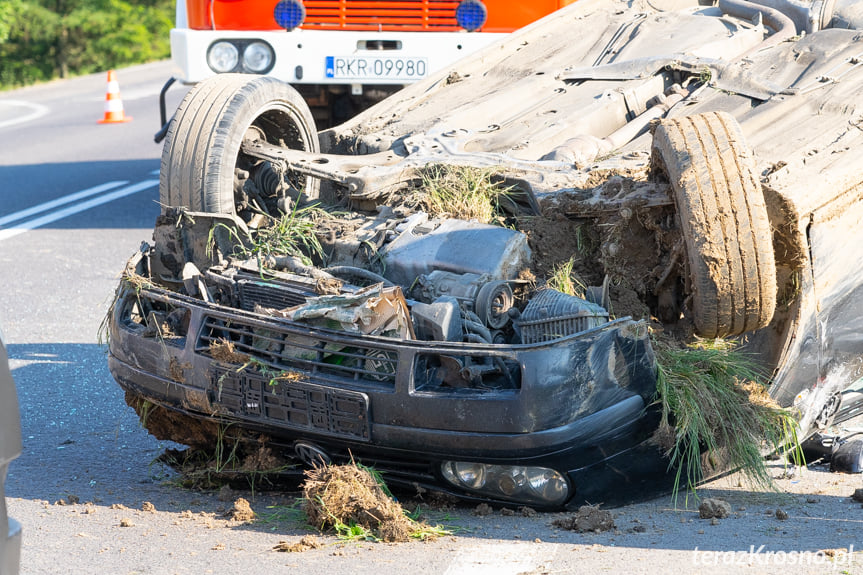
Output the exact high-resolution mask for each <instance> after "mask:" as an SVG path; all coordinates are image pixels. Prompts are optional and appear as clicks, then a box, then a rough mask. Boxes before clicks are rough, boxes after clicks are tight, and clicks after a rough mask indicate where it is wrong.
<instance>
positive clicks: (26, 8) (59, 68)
mask: <svg viewBox="0 0 863 575" xmlns="http://www.w3.org/2000/svg"><path fill="white" fill-rule="evenodd" d="M173 15H174V4H173V2H172V1H171V0H138V1H134V0H0V87H5V88H8V87H12V86H22V85H27V84H32V83H35V82H40V81H45V80H51V79H53V78H58V77H60V78H64V77H69V76H74V75H79V74H88V73H92V72H98V71H102V70H109V69H112V68H118V67H120V66H126V65H130V64H138V63H143V62H149V61H153V60H158V59H161V58H166V57H167V56H169V55H170V39H169V34H170V30H171V26H172V24H173Z"/></svg>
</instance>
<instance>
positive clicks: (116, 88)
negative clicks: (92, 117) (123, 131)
mask: <svg viewBox="0 0 863 575" xmlns="http://www.w3.org/2000/svg"><path fill="white" fill-rule="evenodd" d="M131 120H132V116H127V115H126V114H125V112H124V111H123V100H122V98H120V83H119V82H117V74H116V73H115V72H114V70H108V93H107V94H105V117H104V118H102V119H101V120H99V123H100V124H122V123H123V122H130V121H131Z"/></svg>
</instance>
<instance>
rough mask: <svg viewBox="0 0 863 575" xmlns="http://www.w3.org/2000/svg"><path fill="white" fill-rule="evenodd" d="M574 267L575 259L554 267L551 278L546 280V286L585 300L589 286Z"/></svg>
mask: <svg viewBox="0 0 863 575" xmlns="http://www.w3.org/2000/svg"><path fill="white" fill-rule="evenodd" d="M574 266H575V258H569V260H567V261H565V262H563V263H560V264H557V265H556V266H554V268H553V269H552V271H551V276H550V277H549V278H548V279H547V280H546V285H547V286H548V287H549V288H551V289H554V290H557V291H559V292H563V293H565V294H567V295H571V296H575V297H580V298H583V297H584V294H585V293H586V292H587V286H585V285H584V282H583V281H582V280H581V278H580V277H578V274H577V273H576V272H575V270H574Z"/></svg>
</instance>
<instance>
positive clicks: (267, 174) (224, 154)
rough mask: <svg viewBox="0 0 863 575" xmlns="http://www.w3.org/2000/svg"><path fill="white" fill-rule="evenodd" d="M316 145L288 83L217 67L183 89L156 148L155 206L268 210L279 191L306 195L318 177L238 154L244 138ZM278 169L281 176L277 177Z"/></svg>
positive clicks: (313, 193)
mask: <svg viewBox="0 0 863 575" xmlns="http://www.w3.org/2000/svg"><path fill="white" fill-rule="evenodd" d="M248 139H251V140H265V141H266V142H268V143H270V144H274V145H277V146H281V147H284V148H289V149H295V150H305V151H308V152H313V153H314V152H317V151H318V150H319V146H318V135H317V131H316V130H315V124H314V120H313V119H312V116H311V113H310V112H309V108H308V106H307V105H306V102H305V101H304V100H303V98H302V97H301V96H300V95H299V94H298V93H297V92H296V90H294V89H293V88H292V87H291V86H290V85H288V84H286V83H284V82H281V81H279V80H276V79H275V78H270V77H266V76H260V77H253V78H250V77H249V76H246V75H243V74H220V75H218V76H214V77H213V78H210V79H208V80H205V81H203V82H201V83H199V84H198V85H196V86H195V87H194V88H192V90H191V91H189V93H188V94H187V95H186V97H185V98H184V99H183V102H182V103H181V104H180V106H179V108H178V109H177V112H176V114H175V116H174V119H173V121H172V122H171V125H170V127H169V128H168V132H167V135H166V137H165V144H164V147H163V148H162V165H161V172H160V180H159V199H160V201H161V203H162V205H163V208H167V207H172V206H173V207H181V206H182V207H185V208H187V209H189V210H192V211H202V212H213V213H228V214H230V213H234V214H237V215H239V216H241V217H243V219H245V220H247V221H248V220H250V219H251V218H252V217H253V216H254V214H255V213H259V212H264V213H268V214H270V215H276V212H277V211H278V210H279V209H280V208H283V207H284V206H285V204H284V203H280V202H279V199H280V198H282V197H285V196H289V195H292V196H294V199H303V200H312V199H316V198H317V197H318V187H319V182H318V181H317V180H316V179H314V178H307V177H304V176H301V175H298V174H291V173H288V174H284V175H282V174H280V173H279V172H278V169H277V168H276V167H274V166H272V165H270V164H269V162H263V161H260V160H258V159H257V158H254V157H251V156H248V155H246V154H243V153H242V151H241V149H240V147H241V145H242V143H243V141H244V140H248ZM283 176H284V177H283Z"/></svg>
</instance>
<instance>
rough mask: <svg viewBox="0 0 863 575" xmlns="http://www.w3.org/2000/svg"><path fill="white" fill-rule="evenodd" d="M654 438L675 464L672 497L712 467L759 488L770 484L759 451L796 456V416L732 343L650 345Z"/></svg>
mask: <svg viewBox="0 0 863 575" xmlns="http://www.w3.org/2000/svg"><path fill="white" fill-rule="evenodd" d="M655 348H656V355H657V394H656V396H657V401H658V402H659V403H660V405H661V408H662V419H661V424H660V429H659V432H658V436H659V437H660V438H663V437H664V438H665V440H663V439H660V444H661V445H663V447H665V448H666V449H667V454H668V456H669V460H670V463H669V465H670V466H673V467H676V469H677V471H676V476H675V481H674V496H673V497H674V499H675V501H676V498H677V494H678V493H679V490H680V488H681V487H682V484H683V483H685V485H686V487H687V497H688V495H689V494H690V493H691V494H695V489H696V486H697V484H698V483H699V482H700V481H701V480H702V479H704V478H705V477H706V474H705V466H708V469H710V468H712V469H714V470H715V471H720V470H723V469H728V470H735V469H736V470H739V471H740V472H742V473H743V474H744V476H745V477H746V478H747V479H748V480H750V481H751V482H752V484H753V485H755V486H757V487H761V488H768V489H775V485H774V483H773V479H772V477H771V476H770V474H769V472H768V470H767V467H766V466H765V463H764V457H763V455H764V450H765V449H767V450H770V451H773V452H777V451H783V450H789V449H790V450H791V451H790V453H791V455H792V457H793V459H794V461H795V462H802V455H801V452H800V448H799V444H798V441H797V433H796V429H797V428H796V420H795V418H794V415H793V413H792V412H791V411H789V410H786V409H782V408H780V407H779V406H778V405H777V404H776V403H775V402H773V401H772V399H771V398H770V397H769V396H768V395H767V393H766V390H765V386H764V384H763V383H761V377H760V374H759V373H758V370H757V367H756V365H755V363H754V361H753V360H752V359H751V358H749V357H748V356H747V355H746V354H744V353H743V352H741V351H740V350H739V349H738V348H737V347H736V346H735V344H733V343H731V342H727V341H724V340H714V341H700V342H696V343H695V344H691V345H690V346H688V347H687V348H684V349H679V348H671V347H668V346H667V345H662V344H659V343H657V344H656V345H655Z"/></svg>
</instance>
